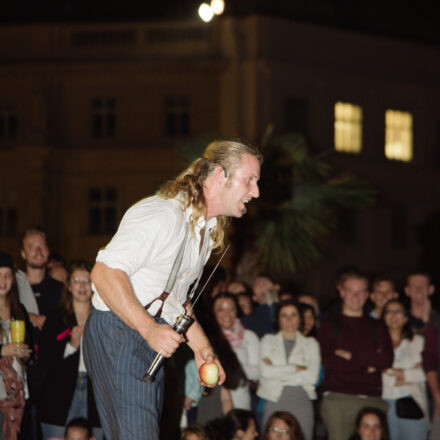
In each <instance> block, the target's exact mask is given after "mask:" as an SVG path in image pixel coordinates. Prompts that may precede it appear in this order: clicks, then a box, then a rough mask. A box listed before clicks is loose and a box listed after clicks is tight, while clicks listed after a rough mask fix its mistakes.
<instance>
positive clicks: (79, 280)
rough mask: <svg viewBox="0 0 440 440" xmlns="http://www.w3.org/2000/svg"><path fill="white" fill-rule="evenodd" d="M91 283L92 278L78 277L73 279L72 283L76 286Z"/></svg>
mask: <svg viewBox="0 0 440 440" xmlns="http://www.w3.org/2000/svg"><path fill="white" fill-rule="evenodd" d="M91 282H92V280H91V279H90V278H78V277H75V278H72V283H74V284H80V283H83V284H91Z"/></svg>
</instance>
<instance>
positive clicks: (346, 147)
mask: <svg viewBox="0 0 440 440" xmlns="http://www.w3.org/2000/svg"><path fill="white" fill-rule="evenodd" d="M335 150H336V151H343V152H345V153H360V151H361V150H362V108H361V107H359V106H358V105H354V104H350V103H348V102H337V103H336V104H335Z"/></svg>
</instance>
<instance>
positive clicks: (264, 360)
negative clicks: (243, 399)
mask: <svg viewBox="0 0 440 440" xmlns="http://www.w3.org/2000/svg"><path fill="white" fill-rule="evenodd" d="M275 323H276V325H277V327H278V329H279V331H278V333H276V334H274V335H271V334H268V335H265V336H264V337H263V339H262V341H261V347H260V386H259V388H258V391H257V394H258V395H259V396H260V397H262V398H263V399H266V402H265V403H264V411H263V426H264V425H265V424H266V421H267V420H268V418H269V416H270V415H271V414H272V413H273V412H275V411H288V412H290V413H292V414H293V415H294V416H295V418H296V419H297V420H298V422H299V424H300V426H301V430H302V432H303V434H304V438H305V439H306V440H311V439H312V435H313V419H314V417H313V404H312V401H311V400H314V399H316V391H315V384H316V382H317V380H318V376H319V370H320V367H321V354H320V350H319V345H318V342H317V341H316V339H315V338H313V337H306V336H303V335H302V334H301V331H300V327H301V315H300V311H299V306H298V303H297V302H296V301H294V300H291V299H288V300H285V301H282V302H280V303H279V305H278V308H277V310H276V313H275Z"/></svg>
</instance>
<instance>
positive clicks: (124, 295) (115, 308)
mask: <svg viewBox="0 0 440 440" xmlns="http://www.w3.org/2000/svg"><path fill="white" fill-rule="evenodd" d="M91 278H92V281H93V284H94V285H95V287H96V288H97V290H98V292H99V296H100V297H101V298H102V300H103V301H104V302H105V304H106V305H107V306H108V307H109V309H110V310H111V311H112V312H113V313H114V314H115V315H117V316H118V317H119V318H120V319H121V320H122V321H123V322H125V324H127V325H128V326H129V327H131V328H132V329H134V330H136V331H137V332H138V333H139V334H140V335H141V336H142V337H143V338H144V339H145V340H146V341H147V342H148V344H149V346H150V347H151V348H152V349H153V350H155V351H157V352H160V354H162V355H164V356H166V357H169V356H171V355H172V354H173V353H174V351H175V350H176V348H177V347H178V345H179V343H180V342H182V340H183V338H182V336H181V335H179V334H178V333H177V332H175V331H174V330H173V329H172V327H170V326H168V325H164V324H158V323H157V322H156V321H155V320H154V319H153V318H152V317H151V316H150V315H149V314H148V313H147V311H146V310H145V309H144V308H143V307H142V305H141V304H140V303H139V301H138V300H137V299H136V297H135V295H134V292H133V288H132V287H131V283H130V280H129V279H128V276H127V274H126V273H125V272H124V271H122V270H120V269H112V268H110V267H108V266H107V265H105V264H104V263H101V262H97V263H96V264H95V266H94V267H93V270H92V273H91Z"/></svg>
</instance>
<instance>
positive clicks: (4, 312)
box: [0, 253, 32, 440]
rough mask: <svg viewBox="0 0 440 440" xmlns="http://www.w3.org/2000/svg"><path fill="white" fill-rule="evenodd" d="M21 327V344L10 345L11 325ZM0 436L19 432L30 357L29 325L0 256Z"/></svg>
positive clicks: (10, 437)
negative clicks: (22, 335) (23, 334)
mask: <svg viewBox="0 0 440 440" xmlns="http://www.w3.org/2000/svg"><path fill="white" fill-rule="evenodd" d="M14 320H20V321H24V323H25V343H15V342H14V343H13V342H12V338H11V321H14ZM0 324H1V325H0V372H1V375H0V381H1V384H0V385H1V391H2V393H1V394H2V397H1V398H0V416H2V417H0V419H1V424H0V436H1V433H2V432H3V434H4V435H5V438H6V440H15V439H16V438H17V435H18V432H19V430H20V423H21V419H22V416H23V409H24V405H25V399H27V398H28V397H29V392H28V386H27V379H26V361H27V360H28V359H29V357H30V352H31V350H30V347H31V345H32V344H31V340H30V338H31V332H32V330H31V325H30V321H29V317H28V314H27V312H26V310H25V308H24V306H23V305H22V304H21V303H20V302H19V300H18V292H17V284H16V280H15V276H14V268H13V264H12V258H11V256H10V255H8V254H5V253H0Z"/></svg>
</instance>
